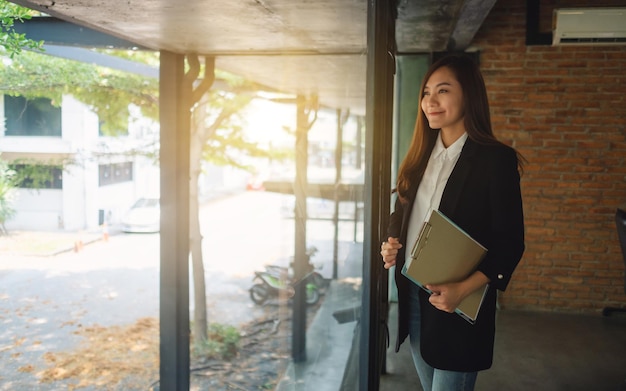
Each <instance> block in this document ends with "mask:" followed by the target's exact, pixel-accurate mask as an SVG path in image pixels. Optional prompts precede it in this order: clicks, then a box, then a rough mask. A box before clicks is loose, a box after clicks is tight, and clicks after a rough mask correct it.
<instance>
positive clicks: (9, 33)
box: [0, 0, 43, 58]
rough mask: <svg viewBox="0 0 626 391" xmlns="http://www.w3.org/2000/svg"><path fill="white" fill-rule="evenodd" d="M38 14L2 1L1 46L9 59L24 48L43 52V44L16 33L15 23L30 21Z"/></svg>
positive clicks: (0, 19)
mask: <svg viewBox="0 0 626 391" xmlns="http://www.w3.org/2000/svg"><path fill="white" fill-rule="evenodd" d="M35 13H36V12H35V11H33V10H30V9H28V8H24V7H20V6H18V5H15V4H13V3H9V2H8V1H5V0H0V45H1V46H2V47H3V48H4V50H5V51H6V53H7V54H8V55H9V57H11V58H12V57H13V56H15V55H16V54H19V53H21V52H22V49H23V48H28V49H36V50H41V48H42V45H43V42H42V41H33V40H32V39H28V38H26V37H25V36H24V34H19V33H17V32H16V31H15V29H14V28H13V26H14V25H15V22H22V21H24V20H25V19H30V18H31V17H32V16H33V15H34V14H35Z"/></svg>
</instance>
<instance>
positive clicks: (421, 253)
mask: <svg viewBox="0 0 626 391" xmlns="http://www.w3.org/2000/svg"><path fill="white" fill-rule="evenodd" d="M485 254H487V249H486V248H485V247H483V246H482V245H481V244H480V243H478V242H477V241H476V240H474V239H473V238H472V237H471V236H469V235H468V234H467V233H466V232H465V231H463V230H462V229H461V228H459V227H458V226H457V225H456V224H454V222H452V221H451V220H450V219H448V218H447V217H446V216H444V215H443V213H441V212H439V211H437V210H434V211H433V212H432V214H431V215H430V218H429V220H428V221H427V222H425V223H424V226H423V227H422V229H421V231H420V234H419V235H418V237H417V240H416V241H415V244H414V246H413V249H412V251H411V259H410V261H408V262H406V263H405V264H404V267H403V268H402V274H404V275H405V276H406V277H408V278H409V279H410V280H411V281H413V282H414V283H416V284H417V285H419V286H420V287H422V288H424V289H425V290H427V289H426V288H425V286H426V285H427V284H442V283H448V282H457V281H462V280H464V279H465V278H467V277H468V276H469V275H470V274H472V273H473V272H474V271H475V270H476V268H477V266H478V264H479V263H480V261H481V260H482V259H483V258H484V256H485ZM487 289H488V285H485V286H484V287H482V288H480V289H477V290H476V291H474V292H473V293H472V294H470V295H469V296H468V297H466V298H465V299H464V300H463V301H462V302H461V304H460V305H459V307H458V308H457V309H456V312H457V313H458V314H459V315H461V316H462V317H463V318H464V319H465V320H467V321H468V322H470V323H474V322H475V321H476V318H477V316H478V311H479V310H480V306H481V304H482V301H483V299H484V297H485V294H486V293H487ZM427 291H428V290H427ZM429 293H430V291H429Z"/></svg>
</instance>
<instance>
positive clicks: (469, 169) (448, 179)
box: [381, 55, 524, 391]
mask: <svg viewBox="0 0 626 391" xmlns="http://www.w3.org/2000/svg"><path fill="white" fill-rule="evenodd" d="M420 92H421V94H420V96H421V99H420V105H419V107H418V115H417V122H416V125H415V133H414V135H413V140H412V141H411V145H410V147H409V151H408V152H407V155H406V157H405V159H404V161H403V162H402V164H401V166H400V170H399V174H398V180H397V187H396V189H395V191H396V192H397V195H398V199H397V201H396V204H395V210H394V212H393V213H392V215H391V217H390V223H389V228H388V235H387V236H388V239H387V241H385V242H383V244H382V247H381V255H382V256H383V262H384V267H385V268H387V269H388V268H390V267H391V266H394V265H396V269H395V278H396V285H397V287H398V314H399V315H398V340H397V342H396V351H398V350H399V348H400V344H402V342H403V341H404V340H405V339H406V337H407V336H409V337H410V343H411V353H412V356H413V361H414V363H415V367H416V369H417V372H418V375H419V378H420V382H421V383H422V387H423V388H424V390H426V391H444V390H473V389H474V385H475V382H476V377H477V374H478V371H481V370H484V369H488V368H490V367H491V364H492V360H493V345H494V336H495V318H496V290H501V291H504V290H505V289H506V287H507V285H508V283H509V281H510V279H511V275H512V273H513V271H514V270H515V267H516V266H517V264H518V262H519V260H520V258H521V256H522V253H523V252H524V221H523V212H522V199H521V192H520V183H519V182H520V174H519V170H518V168H519V162H520V159H519V158H518V154H517V153H516V152H515V150H514V149H513V148H511V147H509V146H506V145H505V144H502V143H501V142H499V141H498V140H497V139H496V138H495V136H494V135H493V131H492V129H491V120H490V116H489V104H488V100H487V92H486V89H485V83H484V80H483V78H482V75H481V73H480V70H479V68H478V66H477V65H476V64H475V63H474V61H473V60H471V59H470V58H469V57H467V56H464V55H449V56H446V57H444V58H442V59H440V60H439V61H437V62H435V63H434V64H433V65H432V66H431V67H430V69H429V70H428V72H427V73H426V75H425V77H424V82H423V84H422V86H421V90H420ZM436 209H437V210H439V211H441V212H442V213H443V214H444V215H446V216H448V217H449V218H450V219H451V220H452V221H454V222H455V223H456V224H457V225H458V226H459V227H461V228H462V229H463V230H465V231H466V232H467V233H468V234H469V235H471V236H472V237H473V238H474V239H476V240H477V241H478V242H479V243H481V244H482V245H483V246H485V247H486V248H487V249H488V252H487V255H486V256H485V258H484V259H483V260H482V262H481V263H480V265H479V266H478V269H477V270H476V271H475V272H474V273H473V274H471V275H470V276H468V277H467V278H466V279H465V280H463V281H460V282H456V283H449V284H440V285H428V286H427V288H428V289H430V291H432V292H433V293H432V294H431V295H429V294H428V293H427V292H426V291H425V290H423V289H420V288H419V287H417V285H415V284H413V283H412V282H411V281H410V280H408V279H407V278H406V277H404V276H403V275H402V274H401V270H402V266H403V265H404V263H405V261H406V259H407V257H410V254H409V252H410V251H407V250H406V249H407V248H408V249H410V248H411V247H412V246H413V243H414V242H415V239H416V238H417V235H418V233H419V229H420V227H421V226H422V224H423V222H424V221H425V220H427V219H428V217H429V216H430V212H431V211H432V210H436ZM485 283H488V284H489V289H488V291H487V294H486V296H485V299H484V301H483V304H482V306H481V309H480V312H479V315H478V318H477V320H476V322H475V323H474V324H471V323H470V322H467V321H466V320H465V319H463V318H462V317H461V316H459V315H458V314H456V313H454V309H455V308H456V307H457V306H458V304H459V303H460V302H461V301H462V300H463V299H464V298H465V297H467V296H468V295H469V294H470V293H471V292H473V291H474V290H476V289H478V288H479V287H481V286H483V285H484V284H485Z"/></svg>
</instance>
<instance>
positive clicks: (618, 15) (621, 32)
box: [552, 8, 626, 45]
mask: <svg viewBox="0 0 626 391" xmlns="http://www.w3.org/2000/svg"><path fill="white" fill-rule="evenodd" d="M552 44H553V45H581V44H582V45H584V44H594V45H595V44H598V45H602V44H603V45H626V8H560V9H555V10H554V19H553V32H552Z"/></svg>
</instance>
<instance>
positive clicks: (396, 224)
mask: <svg viewBox="0 0 626 391" xmlns="http://www.w3.org/2000/svg"><path fill="white" fill-rule="evenodd" d="M403 216H404V206H403V205H402V202H400V199H399V197H398V198H397V199H396V202H395V206H394V210H393V212H392V213H391V215H390V216H389V224H388V225H387V236H386V237H385V238H383V240H387V238H388V237H392V238H400V235H401V233H402V221H403V218H404V217H403Z"/></svg>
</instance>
